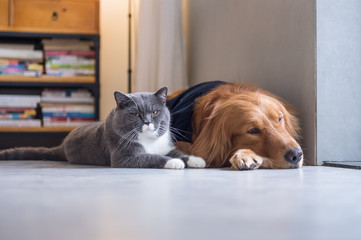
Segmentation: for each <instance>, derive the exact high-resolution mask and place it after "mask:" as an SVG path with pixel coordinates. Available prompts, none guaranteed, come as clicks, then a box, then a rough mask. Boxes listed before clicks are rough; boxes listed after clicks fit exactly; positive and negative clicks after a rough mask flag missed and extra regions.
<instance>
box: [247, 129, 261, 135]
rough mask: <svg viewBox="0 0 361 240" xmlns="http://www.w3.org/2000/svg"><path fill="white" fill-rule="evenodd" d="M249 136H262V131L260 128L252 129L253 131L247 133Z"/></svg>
mask: <svg viewBox="0 0 361 240" xmlns="http://www.w3.org/2000/svg"><path fill="white" fill-rule="evenodd" d="M247 133H248V134H260V133H261V130H259V129H258V128H252V129H251V130H249V131H248V132H247Z"/></svg>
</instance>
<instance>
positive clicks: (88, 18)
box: [0, 0, 99, 34]
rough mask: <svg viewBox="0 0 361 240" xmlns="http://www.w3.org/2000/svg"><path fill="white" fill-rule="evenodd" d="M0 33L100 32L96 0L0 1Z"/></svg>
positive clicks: (97, 1)
mask: <svg viewBox="0 0 361 240" xmlns="http://www.w3.org/2000/svg"><path fill="white" fill-rule="evenodd" d="M0 13H1V14H0V31H23V32H57V33H89V34H96V33H99V0H0Z"/></svg>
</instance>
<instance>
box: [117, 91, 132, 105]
mask: <svg viewBox="0 0 361 240" xmlns="http://www.w3.org/2000/svg"><path fill="white" fill-rule="evenodd" d="M114 98H115V101H116V102H117V106H119V107H124V106H126V105H128V104H130V103H133V100H132V99H131V98H130V97H128V96H127V95H126V94H124V93H122V92H119V91H115V92H114Z"/></svg>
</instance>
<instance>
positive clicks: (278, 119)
mask: <svg viewBox="0 0 361 240" xmlns="http://www.w3.org/2000/svg"><path fill="white" fill-rule="evenodd" d="M192 127H193V139H192V140H193V144H192V145H191V146H188V149H184V145H183V150H188V152H189V153H191V154H193V155H197V156H200V157H202V158H204V159H205V160H206V162H207V167H225V166H232V168H233V169H256V168H258V167H262V168H297V167H300V166H302V162H303V156H301V157H302V159H301V160H300V161H299V162H297V163H295V164H292V163H290V162H289V161H286V160H285V154H287V152H289V151H290V150H292V149H296V148H298V149H300V146H299V144H298V142H297V140H298V139H299V136H300V135H299V130H300V127H299V122H298V119H297V118H296V117H295V115H294V110H293V109H292V108H291V106H289V105H288V104H287V103H285V102H284V101H283V100H282V99H280V98H279V97H277V96H275V95H273V94H271V93H269V92H267V91H264V90H261V89H259V88H256V87H253V86H250V85H244V84H225V85H221V86H219V87H217V88H215V89H214V90H212V91H211V92H209V93H208V94H206V95H205V96H203V97H200V98H198V99H197V100H196V102H195V105H194V112H193V120H192ZM300 151H301V150H300ZM301 153H302V151H301Z"/></svg>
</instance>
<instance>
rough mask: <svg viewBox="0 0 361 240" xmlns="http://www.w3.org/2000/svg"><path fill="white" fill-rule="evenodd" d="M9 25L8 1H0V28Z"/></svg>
mask: <svg viewBox="0 0 361 240" xmlns="http://www.w3.org/2000/svg"><path fill="white" fill-rule="evenodd" d="M8 25H9V1H8V0H0V28H6V27H8Z"/></svg>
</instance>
